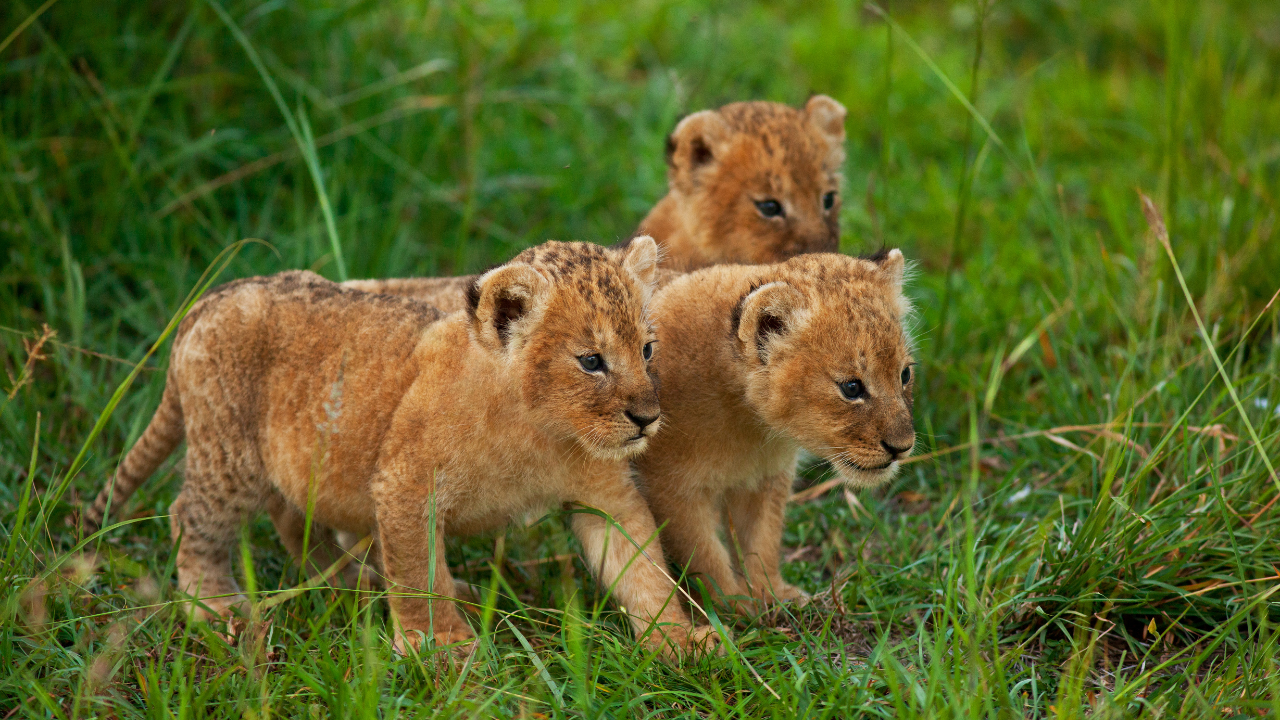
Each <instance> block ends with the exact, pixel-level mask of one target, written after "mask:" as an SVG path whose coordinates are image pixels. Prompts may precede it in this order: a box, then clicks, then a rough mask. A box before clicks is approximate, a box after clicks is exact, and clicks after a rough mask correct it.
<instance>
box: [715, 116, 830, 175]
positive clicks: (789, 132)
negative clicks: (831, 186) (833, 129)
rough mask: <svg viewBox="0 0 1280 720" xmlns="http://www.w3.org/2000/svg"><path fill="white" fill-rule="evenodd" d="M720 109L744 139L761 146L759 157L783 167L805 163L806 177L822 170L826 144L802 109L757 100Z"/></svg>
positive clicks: (804, 172)
mask: <svg viewBox="0 0 1280 720" xmlns="http://www.w3.org/2000/svg"><path fill="white" fill-rule="evenodd" d="M719 112H720V115H721V116H722V117H723V118H724V120H725V123H726V124H728V126H729V127H730V128H732V129H733V130H734V131H735V132H736V133H737V134H738V137H739V138H740V139H741V140H744V141H750V142H751V143H753V144H754V145H757V146H758V150H759V153H758V154H756V157H757V158H759V159H763V160H768V161H772V162H776V163H779V164H781V165H783V166H801V165H803V166H805V167H804V168H803V169H802V170H803V174H802V175H801V177H806V178H807V177H808V173H811V172H813V170H821V169H822V166H823V160H824V158H825V156H826V154H827V148H826V145H825V143H824V142H823V140H822V139H821V138H819V137H818V135H817V134H816V132H815V131H814V129H813V128H812V127H810V126H809V124H808V123H807V122H805V117H804V114H803V113H802V112H801V111H799V110H796V109H795V108H793V107H790V106H787V105H782V104H780V103H772V102H759V101H755V102H740V103H732V104H730V105H725V106H724V107H722V108H720V111H719ZM797 169H799V168H797ZM836 169H838V168H832V170H836Z"/></svg>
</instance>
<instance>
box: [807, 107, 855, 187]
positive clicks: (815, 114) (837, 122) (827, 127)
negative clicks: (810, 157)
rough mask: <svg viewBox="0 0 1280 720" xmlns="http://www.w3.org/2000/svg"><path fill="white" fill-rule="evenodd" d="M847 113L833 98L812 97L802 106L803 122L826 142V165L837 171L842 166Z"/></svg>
mask: <svg viewBox="0 0 1280 720" xmlns="http://www.w3.org/2000/svg"><path fill="white" fill-rule="evenodd" d="M847 114H848V113H847V112H846V111H845V109H844V105H841V104H840V103H839V102H837V101H836V99H835V98H833V97H830V96H828V95H814V96H813V97H811V98H809V101H808V102H806V103H805V104H804V116H805V120H806V121H807V122H808V123H809V126H810V127H812V128H813V129H814V130H817V131H818V134H819V135H821V136H822V139H823V140H826V141H827V151H828V153H829V154H828V164H829V165H831V166H832V169H838V168H839V167H840V166H841V165H843V164H844V119H845V116H846V115H847Z"/></svg>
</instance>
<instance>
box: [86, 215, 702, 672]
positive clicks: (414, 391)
mask: <svg viewBox="0 0 1280 720" xmlns="http://www.w3.org/2000/svg"><path fill="white" fill-rule="evenodd" d="M656 262H657V247H656V245H655V244H654V243H653V241H652V240H642V241H640V242H638V243H635V244H633V247H632V248H630V249H628V250H626V251H621V250H607V249H605V248H602V247H600V246H597V245H591V244H588V243H547V244H545V245H541V246H538V247H535V248H531V249H529V250H526V251H524V252H523V253H521V254H520V255H519V256H517V257H516V258H515V259H514V260H513V261H512V262H510V263H508V264H506V265H503V266H500V267H498V268H496V269H494V270H492V271H490V272H488V273H486V274H485V275H484V276H482V277H481V278H479V280H478V281H477V283H476V290H475V291H473V292H472V293H469V294H468V297H469V309H468V310H467V311H464V312H458V313H454V314H452V315H448V316H445V317H441V315H440V313H438V312H437V311H436V310H435V309H433V308H431V307H430V306H428V305H425V304H423V303H418V302H415V301H413V300H409V299H405V298H396V297H389V296H387V295H371V294H368V293H362V292H357V291H353V290H350V289H347V288H343V287H341V286H340V285H337V284H334V283H331V282H329V281H326V280H324V279H322V278H320V277H318V276H316V275H313V274H311V273H306V272H287V273H281V274H279V275H275V276H271V277H265V278H250V279H247V280H241V281H237V282H233V283H229V284H227V285H224V286H222V287H220V288H218V289H216V290H215V291H213V292H212V293H211V294H210V295H209V296H208V297H206V298H205V299H204V300H202V301H201V302H200V303H199V304H198V305H197V306H196V307H195V308H194V309H193V310H192V311H191V313H190V315H189V316H188V317H187V318H186V319H185V320H184V321H183V323H182V325H181V326H180V327H179V330H178V333H177V337H176V339H175V341H174V347H173V352H172V356H171V360H170V369H169V376H168V383H167V385H166V389H165V395H164V400H163V402H162V403H161V407H160V410H158V411H157V413H156V415H155V417H154V418H153V419H152V422H151V424H150V425H149V426H148V428H147V430H146V432H145V433H144V434H143V437H142V439H141V440H140V441H139V443H138V444H137V446H135V448H134V449H133V450H132V451H130V453H129V454H128V456H126V458H125V460H124V463H123V464H122V465H121V469H120V474H119V475H118V476H117V478H116V481H115V483H114V486H113V487H114V490H113V487H111V486H109V487H108V488H106V489H104V490H103V492H102V494H101V495H100V496H99V498H98V500H97V501H96V502H95V504H94V509H93V511H92V512H90V513H87V517H88V518H89V519H90V520H91V521H92V520H94V519H100V518H101V517H102V516H103V511H104V510H105V509H106V506H107V504H108V500H109V499H110V498H111V495H112V493H113V492H114V495H115V497H114V502H115V504H116V505H117V506H118V505H120V504H121V503H123V502H124V501H125V499H127V496H128V494H129V493H130V492H132V490H133V489H135V488H136V487H137V484H138V483H139V482H140V481H141V479H142V478H145V477H146V475H148V474H149V473H150V472H152V471H153V470H154V469H155V467H156V466H157V465H158V464H159V462H161V461H162V460H163V457H164V456H165V455H167V454H168V453H169V452H171V451H172V450H173V448H174V446H175V445H176V444H177V442H178V439H180V438H181V437H182V436H183V435H184V434H185V437H186V440H187V446H188V450H187V472H186V481H185V484H184V487H183V489H182V491H181V493H180V494H179V495H178V498H177V499H176V500H175V501H174V503H173V506H172V507H171V513H172V521H173V535H174V539H175V541H180V544H179V549H178V558H177V568H178V584H179V587H180V589H181V590H182V591H183V592H186V593H188V594H190V595H192V596H193V597H196V598H200V599H202V601H203V604H204V606H205V607H207V608H208V609H209V610H212V611H213V612H216V613H221V614H225V613H227V612H229V611H231V609H232V608H233V607H235V606H237V605H239V604H241V603H242V602H243V601H244V598H243V597H242V596H241V595H240V594H239V589H238V587H237V586H236V582H235V580H234V578H233V575H232V565H231V555H230V550H231V548H232V546H233V543H234V541H235V538H236V535H237V530H238V528H239V526H240V524H241V523H243V522H244V521H245V518H246V517H247V516H248V515H249V514H250V513H252V512H254V511H256V510H259V509H262V508H267V509H269V510H270V511H271V514H272V518H273V520H275V521H276V524H277V527H278V528H279V529H280V530H281V533H282V535H283V536H284V537H283V540H284V542H285V545H286V546H287V547H288V548H289V549H290V550H291V551H292V552H295V553H301V552H302V548H301V533H302V531H303V529H304V526H305V514H304V512H303V509H304V508H306V507H307V506H308V504H311V506H312V508H313V511H312V517H313V518H314V520H315V522H316V524H317V525H318V526H322V527H318V528H317V529H316V531H315V536H316V537H320V536H324V537H323V538H322V539H320V540H319V545H320V546H321V547H320V552H321V553H323V554H326V555H328V556H335V555H336V553H337V552H340V550H338V549H337V548H336V546H335V545H334V544H333V542H332V532H331V530H339V531H343V532H347V533H354V534H356V535H358V536H363V535H366V534H370V533H372V534H373V536H374V538H375V545H376V547H377V549H378V554H379V557H378V563H377V564H378V565H379V566H380V568H381V570H382V572H383V573H384V575H385V579H386V581H387V586H388V588H389V589H390V603H391V608H392V612H393V618H394V619H395V622H396V624H397V627H398V630H397V639H396V645H397V648H398V649H402V650H403V649H404V648H405V647H406V646H407V645H414V646H416V645H417V644H418V643H419V641H420V638H421V637H422V636H423V635H424V634H425V635H430V636H433V637H434V639H435V641H436V642H437V643H440V644H450V643H455V642H459V641H463V640H466V639H468V638H470V637H471V636H472V633H471V630H470V628H469V627H468V626H467V624H466V623H465V622H464V620H463V619H462V617H461V616H460V615H459V613H458V611H457V609H456V608H455V606H454V603H453V602H451V601H449V599H448V598H451V597H456V594H455V593H456V590H455V585H454V582H453V580H452V578H451V577H450V576H449V572H448V568H447V565H446V564H445V562H444V557H445V555H444V552H445V545H444V540H445V538H446V537H454V536H465V535H471V534H474V533H477V532H481V531H484V530H488V529H491V528H495V527H500V526H502V525H504V524H506V523H508V522H510V521H511V520H513V519H515V518H519V517H522V516H524V515H525V514H526V513H528V512H537V511H540V510H545V509H547V508H551V507H557V506H561V505H572V506H586V507H593V508H597V509H599V510H601V511H603V512H605V513H607V514H608V515H610V516H611V517H612V518H613V519H614V520H615V521H616V522H617V524H618V526H620V527H621V528H622V530H623V531H625V533H626V535H628V536H630V537H631V538H634V539H636V540H637V541H638V542H640V543H644V542H645V541H646V540H648V539H650V538H653V537H654V536H655V534H656V528H655V526H654V523H653V519H652V516H651V515H650V513H649V511H648V508H647V507H646V506H645V503H644V500H643V498H642V497H641V495H640V494H639V492H638V491H637V490H636V488H635V486H634V484H633V480H632V477H631V474H630V469H629V466H628V464H627V459H628V458H630V457H631V456H633V455H635V454H636V453H638V452H641V451H642V450H643V449H644V448H645V446H646V445H647V443H648V442H649V436H651V435H652V434H653V433H654V432H655V431H656V430H657V429H658V427H659V425H660V423H659V422H657V421H656V419H657V417H658V414H659V410H658V399H657V395H656V392H655V389H654V386H653V379H652V377H651V376H650V374H649V372H648V368H647V363H646V361H645V360H644V358H643V352H642V348H643V347H644V346H645V344H646V343H647V342H649V341H650V340H651V339H652V338H653V330H652V328H651V326H650V323H649V319H648V317H647V314H646V313H647V311H646V306H647V304H648V302H649V300H650V294H651V285H652V280H653V275H654V271H655V269H656ZM592 353H599V354H601V355H602V356H603V357H604V359H605V363H606V367H607V372H597V373H590V372H587V371H586V370H584V369H583V367H582V366H581V364H580V361H579V357H580V356H583V355H587V354H592ZM646 423H647V424H646ZM572 525H573V530H574V532H575V533H576V534H577V536H578V538H579V540H580V541H581V543H582V546H583V550H584V552H585V556H586V559H587V562H588V564H589V565H590V566H591V567H592V568H593V569H594V570H596V571H597V572H598V574H599V578H600V580H601V582H603V583H604V584H606V585H613V586H614V594H615V596H616V597H617V599H618V602H619V603H620V604H622V605H623V606H624V607H625V608H626V612H628V613H629V614H630V615H631V616H632V622H633V627H634V629H635V631H636V632H637V634H641V633H644V632H646V631H647V630H648V629H649V628H650V626H651V624H653V623H661V626H659V627H657V628H656V631H655V632H654V633H653V635H652V636H651V637H650V638H649V640H650V642H652V643H654V644H655V645H656V646H661V647H663V648H664V651H665V652H667V653H670V652H672V650H673V649H674V651H684V650H686V649H689V648H691V647H693V646H695V645H699V644H701V643H702V642H704V641H706V640H707V639H708V638H707V634H708V632H709V630H708V629H706V628H703V629H701V630H698V631H695V630H694V629H693V628H692V626H691V623H690V621H689V617H688V615H687V614H686V613H685V612H684V610H683V609H682V608H681V606H680V604H679V603H677V602H671V601H670V600H671V596H672V593H673V592H674V591H675V587H674V584H673V582H672V581H671V579H670V577H669V576H668V575H667V574H666V572H665V568H664V566H663V555H662V550H661V547H660V544H659V543H658V542H657V541H656V538H655V540H654V542H652V543H650V544H649V546H648V548H647V550H646V553H645V554H646V556H647V557H637V553H638V552H639V551H638V550H637V548H636V547H635V546H634V545H632V544H631V543H629V542H628V541H627V540H625V539H624V535H623V534H622V533H619V532H617V531H616V528H615V527H613V526H611V525H609V524H608V523H606V521H605V520H603V519H602V518H600V517H599V516H596V515H591V514H585V513H578V514H575V515H573V520H572ZM433 540H434V541H433ZM433 556H434V557H433ZM325 559H326V560H327V559H329V558H328V557H326V558H325ZM433 559H434V561H435V562H434V565H433V564H432V560H433ZM633 560H634V562H632V561H633ZM629 562H631V563H632V564H631V566H630V568H629V569H628V570H627V572H626V573H625V574H624V573H623V572H622V570H623V568H624V567H625V566H626V565H627V564H628V563H629ZM424 593H434V594H435V596H434V597H435V598H436V599H432V598H431V597H429V596H426V595H424ZM197 615H199V616H201V617H203V616H206V615H207V612H205V611H203V610H201V611H198V612H197ZM664 636H665V639H664Z"/></svg>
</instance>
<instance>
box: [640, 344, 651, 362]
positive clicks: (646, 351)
mask: <svg viewBox="0 0 1280 720" xmlns="http://www.w3.org/2000/svg"><path fill="white" fill-rule="evenodd" d="M640 354H641V355H644V359H645V360H648V359H649V358H651V357H653V343H652V342H647V343H645V344H644V349H643V350H641V351H640Z"/></svg>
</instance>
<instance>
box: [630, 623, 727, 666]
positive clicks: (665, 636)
mask: <svg viewBox="0 0 1280 720" xmlns="http://www.w3.org/2000/svg"><path fill="white" fill-rule="evenodd" d="M648 644H649V646H650V647H651V648H654V647H656V648H658V649H659V652H660V657H661V658H662V659H663V660H664V661H666V662H680V661H681V660H683V659H685V658H687V657H696V656H700V655H710V654H712V653H715V654H723V652H724V648H723V647H721V645H720V634H719V633H717V632H716V630H715V628H713V627H711V626H710V625H702V626H699V627H690V626H687V625H664V626H661V627H659V628H656V629H655V630H654V632H653V634H652V635H650V636H649V641H648Z"/></svg>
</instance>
